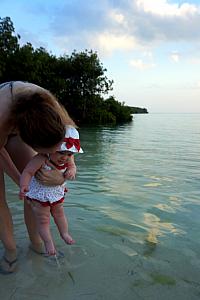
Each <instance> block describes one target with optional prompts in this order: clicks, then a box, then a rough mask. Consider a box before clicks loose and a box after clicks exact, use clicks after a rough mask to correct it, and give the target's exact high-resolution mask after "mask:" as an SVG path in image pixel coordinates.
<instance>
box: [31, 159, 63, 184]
mask: <svg viewBox="0 0 200 300" xmlns="http://www.w3.org/2000/svg"><path fill="white" fill-rule="evenodd" d="M46 164H48V165H49V166H50V167H51V170H45V169H42V168H41V169H40V170H39V171H37V173H36V174H35V177H36V178H37V180H38V181H40V183H42V184H44V185H48V186H51V185H61V184H63V183H64V181H65V178H64V176H63V174H62V173H61V172H60V171H59V170H57V169H56V168H55V167H54V165H53V164H51V163H50V162H49V161H46Z"/></svg>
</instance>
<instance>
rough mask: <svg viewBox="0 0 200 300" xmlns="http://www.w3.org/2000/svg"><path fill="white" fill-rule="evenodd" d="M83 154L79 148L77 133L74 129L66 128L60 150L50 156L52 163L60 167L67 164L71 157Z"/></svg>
mask: <svg viewBox="0 0 200 300" xmlns="http://www.w3.org/2000/svg"><path fill="white" fill-rule="evenodd" d="M76 153H83V150H82V148H81V146H80V140H79V133H78V131H77V130H76V129H75V128H74V127H66V132H65V137H64V139H63V142H62V144H61V146H60V149H59V150H58V151H56V152H55V153H51V154H50V158H51V160H52V162H54V163H55V164H57V165H62V164H64V163H66V162H67V160H68V158H69V157H70V156H71V155H74V154H76Z"/></svg>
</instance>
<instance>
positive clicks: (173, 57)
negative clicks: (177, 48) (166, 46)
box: [170, 52, 180, 63]
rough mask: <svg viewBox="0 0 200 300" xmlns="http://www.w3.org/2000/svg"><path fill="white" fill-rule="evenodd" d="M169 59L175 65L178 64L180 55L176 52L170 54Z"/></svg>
mask: <svg viewBox="0 0 200 300" xmlns="http://www.w3.org/2000/svg"><path fill="white" fill-rule="evenodd" d="M170 58H171V60H172V61H174V62H175V63H178V62H179V60H180V54H179V53H178V52H172V53H171V54H170Z"/></svg>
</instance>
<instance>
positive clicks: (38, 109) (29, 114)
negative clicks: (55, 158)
mask: <svg viewBox="0 0 200 300" xmlns="http://www.w3.org/2000/svg"><path fill="white" fill-rule="evenodd" d="M11 121H12V123H13V125H14V127H15V128H16V130H18V132H19V135H20V137H21V138H22V140H23V141H24V142H25V143H26V144H28V145H29V146H31V147H32V148H49V147H52V146H55V145H56V144H58V143H59V142H61V141H62V139H63V138H64V136H65V126H66V125H71V126H75V124H74V122H73V120H72V119H71V118H70V117H69V115H68V113H67V111H66V110H65V109H64V107H63V106H62V105H60V104H59V103H58V101H57V99H56V98H55V97H54V96H53V95H52V94H51V93H50V92H48V91H47V90H43V89H41V90H38V91H36V92H35V91H34V92H32V91H26V92H21V93H18V94H17V95H15V97H14V99H13V103H12V107H11Z"/></svg>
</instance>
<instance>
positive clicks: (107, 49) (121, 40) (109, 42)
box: [90, 32, 137, 54]
mask: <svg viewBox="0 0 200 300" xmlns="http://www.w3.org/2000/svg"><path fill="white" fill-rule="evenodd" d="M90 41H91V45H93V46H94V47H95V48H96V49H98V50H99V51H100V52H102V53H104V54H111V53H112V52H113V51H114V50H132V49H134V48H135V47H136V46H137V43H136V41H135V39H134V37H132V36H128V35H126V34H124V35H123V34H121V35H120V34H115V33H109V32H102V33H100V34H97V35H96V37H91V40H90Z"/></svg>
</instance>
